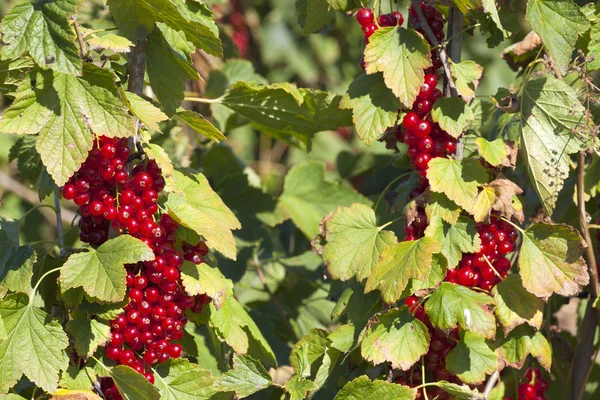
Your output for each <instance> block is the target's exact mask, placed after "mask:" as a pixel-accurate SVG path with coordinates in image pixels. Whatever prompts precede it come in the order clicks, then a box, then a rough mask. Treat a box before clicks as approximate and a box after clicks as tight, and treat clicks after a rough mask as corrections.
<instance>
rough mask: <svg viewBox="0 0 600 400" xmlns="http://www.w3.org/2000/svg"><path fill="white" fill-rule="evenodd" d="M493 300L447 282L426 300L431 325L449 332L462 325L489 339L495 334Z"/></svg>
mask: <svg viewBox="0 0 600 400" xmlns="http://www.w3.org/2000/svg"><path fill="white" fill-rule="evenodd" d="M491 304H494V299H492V298H491V297H490V296H487V295H485V294H483V293H478V292H475V291H473V290H471V289H469V288H466V287H464V286H459V285H455V284H453V283H448V282H444V283H442V285H441V286H440V287H439V288H438V289H437V290H436V291H435V292H433V294H432V295H431V297H430V298H429V300H428V301H427V302H426V303H425V312H427V315H428V316H429V320H430V321H431V323H432V325H433V326H434V327H436V328H439V329H441V330H443V331H447V330H450V329H453V328H455V327H456V326H457V325H460V327H461V328H463V329H464V330H467V331H472V332H474V333H477V334H480V335H482V336H484V337H485V338H488V339H493V338H494V336H495V335H496V319H495V318H494V314H493V313H492V310H491V308H490V305H491Z"/></svg>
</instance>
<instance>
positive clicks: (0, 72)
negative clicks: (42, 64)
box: [0, 57, 34, 93]
mask: <svg viewBox="0 0 600 400" xmlns="http://www.w3.org/2000/svg"><path fill="white" fill-rule="evenodd" d="M33 65H34V64H33V61H32V60H31V59H30V58H29V57H18V58H15V59H10V58H9V59H6V60H2V59H0V92H3V93H6V92H12V91H14V90H16V88H17V86H18V85H19V83H21V82H22V81H23V76H24V75H25V74H26V73H27V71H29V70H30V69H31V67H33Z"/></svg>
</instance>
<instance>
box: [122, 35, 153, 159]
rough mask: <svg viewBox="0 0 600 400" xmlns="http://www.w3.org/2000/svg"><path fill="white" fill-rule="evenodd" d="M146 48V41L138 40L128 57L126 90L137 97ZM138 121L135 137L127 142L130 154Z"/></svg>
mask: <svg viewBox="0 0 600 400" xmlns="http://www.w3.org/2000/svg"><path fill="white" fill-rule="evenodd" d="M147 48H148V39H147V38H145V37H144V38H143V39H139V40H138V41H137V42H136V44H135V46H134V47H133V49H132V50H131V54H130V55H129V82H128V83H127V90H128V91H130V92H131V93H135V94H137V95H138V96H141V95H142V92H143V91H144V75H145V73H146V50H147ZM139 124H140V123H139V120H138V119H137V118H136V119H135V135H134V136H133V138H131V140H130V141H129V147H130V149H131V152H132V153H134V152H135V151H136V150H137V149H136V147H137V142H138V128H139Z"/></svg>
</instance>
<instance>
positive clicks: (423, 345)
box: [361, 307, 430, 371]
mask: <svg viewBox="0 0 600 400" xmlns="http://www.w3.org/2000/svg"><path fill="white" fill-rule="evenodd" d="M376 318H377V322H376V323H374V324H372V325H371V326H370V327H369V328H368V330H367V333H366V334H365V336H364V338H363V341H362V344H361V354H362V356H363V358H364V359H365V360H367V361H369V362H371V363H373V364H375V365H378V364H381V363H383V362H390V363H391V364H392V368H400V369H401V370H403V371H407V370H408V369H410V368H411V367H412V366H413V365H414V363H416V362H417V361H419V359H420V358H421V356H423V355H424V354H425V353H427V351H428V350H429V340H430V337H429V330H428V329H427V327H426V326H425V324H423V323H422V322H421V321H419V320H418V319H416V318H414V317H413V316H412V315H411V313H410V312H409V311H408V309H406V307H402V308H401V309H392V310H390V311H387V312H385V313H382V314H376Z"/></svg>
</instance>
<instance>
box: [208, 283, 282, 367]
mask: <svg viewBox="0 0 600 400" xmlns="http://www.w3.org/2000/svg"><path fill="white" fill-rule="evenodd" d="M210 323H211V325H212V326H213V327H214V329H215V333H216V334H217V336H218V337H219V339H220V340H222V341H224V342H226V343H227V344H228V345H229V346H231V347H232V348H233V350H234V351H235V352H236V353H242V354H246V353H248V351H249V349H250V347H251V345H252V346H254V345H256V346H258V349H253V350H258V351H253V352H252V354H256V353H260V355H261V360H262V361H265V362H268V363H270V364H275V354H274V353H273V350H271V346H269V343H268V342H267V341H266V339H265V338H264V336H263V334H262V333H261V331H260V329H259V328H258V326H257V325H256V323H255V322H254V321H253V320H252V318H251V317H250V316H249V315H248V313H247V312H246V310H244V307H242V305H241V304H240V303H239V302H238V301H237V300H236V299H235V298H234V297H233V295H232V294H230V295H229V296H227V297H226V299H225V303H224V304H221V307H220V308H219V309H218V310H217V308H216V307H215V305H214V304H213V303H210Z"/></svg>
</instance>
